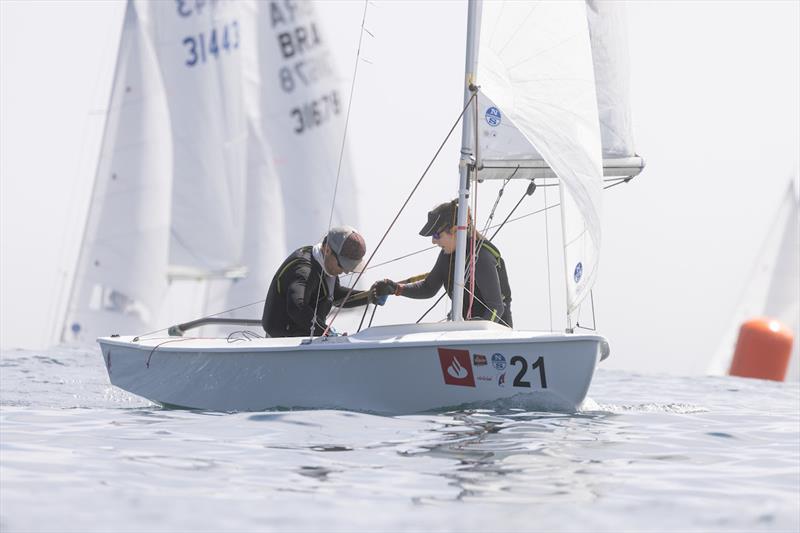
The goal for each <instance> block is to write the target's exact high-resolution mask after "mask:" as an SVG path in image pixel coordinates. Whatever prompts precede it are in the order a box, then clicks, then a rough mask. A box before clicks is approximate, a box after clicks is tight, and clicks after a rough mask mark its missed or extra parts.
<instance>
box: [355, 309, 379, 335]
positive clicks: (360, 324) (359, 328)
mask: <svg viewBox="0 0 800 533" xmlns="http://www.w3.org/2000/svg"><path fill="white" fill-rule="evenodd" d="M376 306H377V304H376ZM367 311H369V302H367V305H365V306H364V314H363V315H361V322H359V323H358V329H357V330H356V333H358V332H359V331H361V326H363V325H364V319H365V318H367ZM370 323H372V321H371V320H370ZM367 327H369V326H367Z"/></svg>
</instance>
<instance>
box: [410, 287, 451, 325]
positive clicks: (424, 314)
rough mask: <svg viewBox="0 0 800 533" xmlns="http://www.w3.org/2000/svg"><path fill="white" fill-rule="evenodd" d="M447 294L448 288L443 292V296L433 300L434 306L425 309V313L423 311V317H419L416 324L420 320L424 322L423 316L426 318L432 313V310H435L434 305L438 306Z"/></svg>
mask: <svg viewBox="0 0 800 533" xmlns="http://www.w3.org/2000/svg"><path fill="white" fill-rule="evenodd" d="M445 295H447V291H446V290H445V291H444V292H443V293H442V294H441V296H439V298H438V299H437V300H436V301H435V302H433V305H432V306H430V307H429V308H428V310H427V311H425V312H424V313H422V316H421V317H419V318H418V319H417V321H416V322H415V324H419V323H420V322H422V319H423V318H425V317H426V316H428V313H430V312H431V311H433V308H434V307H436V306H437V305H439V302H441V301H442V298H444V297H445Z"/></svg>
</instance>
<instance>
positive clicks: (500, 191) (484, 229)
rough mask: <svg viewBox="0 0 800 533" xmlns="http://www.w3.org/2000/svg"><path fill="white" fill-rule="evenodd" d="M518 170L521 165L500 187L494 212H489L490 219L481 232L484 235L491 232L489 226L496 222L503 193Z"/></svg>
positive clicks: (493, 208)
mask: <svg viewBox="0 0 800 533" xmlns="http://www.w3.org/2000/svg"><path fill="white" fill-rule="evenodd" d="M518 170H519V165H517V168H515V169H514V172H512V173H511V175H510V176H509V177H507V178H506V179H504V180H503V185H501V186H500V190H499V191H498V192H497V198H495V200H494V205H493V206H492V210H491V211H490V212H489V218H487V219H486V225H485V226H483V231H482V232H481V234H482V235H485V234H486V232H487V231H489V225H490V224H491V223H492V220H494V213H495V211H496V210H497V205H498V204H499V203H500V198H502V197H503V193H504V192H505V190H506V185H508V182H510V181H511V178H513V177H514V175H515V174H516V173H517V171H518ZM476 220H477V219H476Z"/></svg>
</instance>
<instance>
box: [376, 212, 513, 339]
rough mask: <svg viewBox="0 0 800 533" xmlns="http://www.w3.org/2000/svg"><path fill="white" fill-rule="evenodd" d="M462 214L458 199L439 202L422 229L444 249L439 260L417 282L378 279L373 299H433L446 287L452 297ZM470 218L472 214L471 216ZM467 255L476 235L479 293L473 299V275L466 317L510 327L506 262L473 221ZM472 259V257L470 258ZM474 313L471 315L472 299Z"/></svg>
mask: <svg viewBox="0 0 800 533" xmlns="http://www.w3.org/2000/svg"><path fill="white" fill-rule="evenodd" d="M457 213H458V200H457V199H456V200H453V201H452V202H446V203H443V204H439V205H438V206H436V207H435V208H433V209H432V210H431V211H430V212H428V220H427V222H425V225H424V226H423V227H422V229H421V230H420V232H419V234H420V235H422V236H423V237H431V242H433V244H435V245H437V246H439V247H440V248H441V249H442V251H441V252H440V253H439V257H438V258H437V259H436V264H435V265H434V266H433V268H432V269H431V271H430V273H428V275H427V276H426V277H425V279H423V280H421V281H417V282H414V283H396V282H394V281H392V280H390V279H384V280H381V281H377V282H375V283H374V284H373V285H372V288H371V289H370V290H371V292H372V298H373V299H376V298H379V297H382V296H386V295H390V294H394V295H398V296H406V297H408V298H419V299H422V298H430V297H432V296H434V295H436V293H437V292H439V289H440V288H441V287H442V286H444V287H445V290H446V291H447V294H448V296H451V297H452V295H453V279H454V278H453V272H454V267H455V265H454V263H455V254H454V253H453V252H454V251H455V249H456V215H457ZM468 218H470V217H468ZM469 225H470V228H469V229H468V235H469V238H468V242H467V258H469V256H470V254H469V250H471V249H472V245H473V242H472V240H473V235H475V236H476V239H477V242H476V246H477V247H478V249H477V250H476V254H475V255H476V257H475V294H474V298H472V299H471V298H470V293H469V287H470V282H469V278H467V280H465V289H464V308H463V310H462V312H463V315H462V316H464V317H465V318H480V319H484V320H491V321H492V322H498V323H500V324H504V325H506V326H508V327H511V326H512V325H513V323H512V319H511V287H510V285H509V283H508V274H507V272H506V264H505V261H503V258H502V257H501V255H500V250H498V249H497V247H496V246H495V245H494V244H492V243H491V242H489V241H488V240H486V239H485V238H484V237H483V235H481V234H480V233H477V232H473V231H472V227H471V226H472V223H471V221H470V222H469ZM468 260H469V259H468ZM471 300H472V312H471V315H470V316H467V315H468V311H469V309H470V301H471Z"/></svg>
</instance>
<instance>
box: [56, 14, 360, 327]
mask: <svg viewBox="0 0 800 533" xmlns="http://www.w3.org/2000/svg"><path fill="white" fill-rule="evenodd" d="M330 61H331V58H330V57H329V53H328V50H327V45H326V42H325V41H324V39H323V36H322V30H321V27H320V24H319V21H318V20H316V19H315V17H314V12H313V5H312V4H309V3H295V2H260V1H254V0H243V1H240V2H147V1H139V0H131V1H129V2H128V5H127V7H126V16H125V25H124V30H123V33H122V36H121V41H120V52H119V58H118V64H117V71H116V74H115V78H114V90H113V92H112V97H111V104H110V111H109V117H108V125H107V129H106V134H105V136H104V139H103V154H102V157H101V162H100V165H99V169H98V174H97V176H96V184H95V188H94V193H93V197H92V201H91V206H90V214H89V217H88V223H87V227H86V234H85V236H84V239H83V243H82V247H81V259H80V265H79V267H78V269H77V272H76V275H75V278H74V284H73V286H74V288H73V292H72V297H71V299H70V302H69V304H68V312H67V320H66V326H65V330H64V331H65V333H64V336H63V338H64V339H65V340H78V341H87V340H93V339H94V338H95V337H97V336H99V335H107V334H110V333H114V332H118V331H123V330H124V331H128V332H131V331H132V332H140V333H142V332H146V331H148V330H155V329H160V328H163V327H167V326H169V325H171V323H172V321H176V320H177V321H185V320H191V319H195V318H199V317H200V316H202V315H204V314H206V313H218V312H220V311H223V310H225V309H227V308H230V307H235V306H239V305H243V304H245V303H250V302H253V301H257V300H259V299H263V298H264V297H265V295H266V291H267V288H268V285H269V281H270V280H271V277H272V274H273V273H274V270H275V268H276V267H277V266H278V264H280V262H281V261H282V260H283V259H284V258H285V256H286V255H287V254H288V252H289V250H290V249H291V248H294V247H297V246H299V245H301V244H311V243H313V242H316V241H317V240H318V239H319V238H320V237H321V236H322V235H324V234H325V233H326V231H327V229H328V220H329V216H330V213H331V206H332V202H333V194H334V187H335V183H336V174H337V164H338V160H339V154H340V151H341V146H342V138H343V129H344V127H343V126H344V115H345V101H346V99H345V96H344V94H343V92H342V90H341V88H340V87H339V84H340V83H341V80H340V79H338V78H337V76H336V75H335V70H334V68H333V65H332V64H331V63H330ZM354 189H355V187H354V183H353V180H352V175H351V173H350V172H349V170H348V169H345V171H344V172H343V177H342V180H341V183H340V189H339V201H338V202H337V207H338V209H339V210H340V212H341V213H342V216H338V214H337V216H335V218H334V223H337V222H347V223H349V224H357V223H358V213H357V211H356V196H355V194H353V193H352V191H353V190H354ZM246 273H247V274H249V276H247V277H244V279H239V280H238V282H234V280H235V279H237V278H241V277H242V276H243V275H245V274H246ZM246 315H247V316H248V317H249V318H253V317H257V316H259V315H260V307H259V308H257V309H255V310H253V309H248V310H247V313H246Z"/></svg>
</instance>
